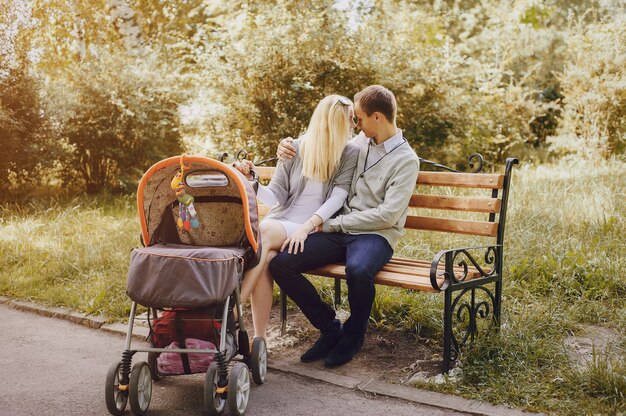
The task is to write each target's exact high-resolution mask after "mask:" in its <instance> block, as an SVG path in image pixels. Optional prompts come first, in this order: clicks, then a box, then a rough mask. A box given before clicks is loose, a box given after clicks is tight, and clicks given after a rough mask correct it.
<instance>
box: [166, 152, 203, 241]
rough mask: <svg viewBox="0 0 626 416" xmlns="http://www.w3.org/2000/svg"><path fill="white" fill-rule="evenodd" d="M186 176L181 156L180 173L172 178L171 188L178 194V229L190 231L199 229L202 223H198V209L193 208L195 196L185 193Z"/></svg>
mask: <svg viewBox="0 0 626 416" xmlns="http://www.w3.org/2000/svg"><path fill="white" fill-rule="evenodd" d="M184 175H185V165H184V163H183V157H182V156H181V157H180V171H179V172H178V173H177V174H176V175H175V176H174V178H172V182H171V184H170V186H171V187H172V189H173V190H174V192H176V197H177V198H178V220H177V221H176V224H177V225H178V228H182V229H184V230H187V231H189V230H190V229H192V228H198V227H199V226H200V221H198V217H197V213H196V209H195V208H194V206H193V201H194V199H193V196H191V195H189V194H188V193H187V192H186V191H185V181H184V180H183V178H184Z"/></svg>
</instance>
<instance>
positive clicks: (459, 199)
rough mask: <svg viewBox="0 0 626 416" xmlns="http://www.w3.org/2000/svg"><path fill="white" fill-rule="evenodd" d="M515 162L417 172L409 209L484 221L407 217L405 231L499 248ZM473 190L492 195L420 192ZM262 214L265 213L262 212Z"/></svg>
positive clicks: (264, 175)
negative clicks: (496, 168)
mask: <svg viewBox="0 0 626 416" xmlns="http://www.w3.org/2000/svg"><path fill="white" fill-rule="evenodd" d="M516 163H517V159H512V158H511V159H507V160H506V166H505V172H504V174H498V173H458V172H427V171H420V173H419V175H418V178H417V193H415V194H414V195H413V196H412V197H411V200H410V202H409V207H410V208H416V209H428V210H431V212H436V211H444V213H443V214H442V215H445V212H449V211H461V212H473V213H482V214H487V217H486V218H485V220H482V221H481V220H473V219H458V218H447V217H440V216H419V215H408V216H407V219H406V224H405V228H408V229H415V230H428V231H441V232H450V233H459V234H469V235H478V236H487V237H497V243H498V244H501V243H502V240H503V237H504V235H503V234H504V223H505V220H506V207H507V200H508V193H509V188H510V181H511V169H512V167H513V165H514V164H516ZM257 173H258V174H259V176H260V178H261V179H270V178H271V177H272V175H273V173H274V168H273V167H257ZM431 187H448V188H473V189H484V190H490V191H491V197H476V196H453V195H437V194H431V193H422V189H423V188H431ZM261 212H262V213H263V214H264V213H265V212H267V209H263V208H261Z"/></svg>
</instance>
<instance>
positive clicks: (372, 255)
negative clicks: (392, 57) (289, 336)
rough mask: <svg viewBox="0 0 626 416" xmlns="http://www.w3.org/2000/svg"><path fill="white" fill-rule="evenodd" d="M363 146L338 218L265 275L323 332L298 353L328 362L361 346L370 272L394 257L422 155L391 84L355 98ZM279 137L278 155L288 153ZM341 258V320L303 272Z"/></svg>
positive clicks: (350, 354)
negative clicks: (344, 298) (344, 292)
mask: <svg viewBox="0 0 626 416" xmlns="http://www.w3.org/2000/svg"><path fill="white" fill-rule="evenodd" d="M354 102H355V116H356V117H357V118H358V123H357V127H359V128H360V129H361V130H362V132H361V133H360V134H359V135H358V136H356V137H355V138H354V139H353V141H354V143H356V144H357V145H358V146H359V148H360V153H359V160H358V163H357V168H356V171H355V173H354V177H353V180H352V187H351V190H350V193H349V195H348V198H347V200H346V202H345V203H344V206H343V208H342V210H341V211H340V215H339V216H337V217H335V218H332V219H329V220H328V221H326V222H325V223H324V224H314V225H316V226H320V225H321V230H322V231H323V232H322V233H314V234H311V235H309V236H308V238H307V239H306V240H305V241H304V251H303V252H299V251H300V250H297V249H296V250H293V254H291V253H290V252H291V251H292V250H291V248H290V250H284V251H282V252H281V253H279V254H278V255H277V256H276V257H275V258H274V260H273V261H272V262H271V263H270V272H271V273H272V276H273V277H274V280H275V281H276V283H277V284H278V285H279V286H280V288H281V290H284V291H285V293H286V294H287V296H289V297H290V298H291V299H293V301H294V302H295V303H296V304H297V305H298V306H299V307H300V309H301V310H302V312H303V313H304V315H305V316H306V317H307V318H308V319H309V321H310V322H311V323H312V324H313V326H315V327H316V328H317V329H319V330H320V333H321V334H320V337H319V339H318V340H317V342H315V344H314V345H313V346H312V347H311V348H310V349H309V350H308V351H306V352H305V353H304V354H303V355H302V356H301V357H300V359H301V361H303V362H311V361H316V360H320V359H322V358H325V362H324V364H325V366H327V367H335V366H338V365H341V364H344V363H346V362H348V361H350V360H351V359H352V358H353V357H354V355H356V354H357V353H358V352H359V350H360V349H361V347H362V345H363V339H364V336H365V332H366V330H367V324H368V321H369V316H370V312H371V310H372V304H373V302H374V295H375V287H374V276H375V275H376V273H378V271H379V270H380V269H381V268H382V267H383V265H385V263H387V262H388V261H389V260H390V259H391V256H392V254H393V247H394V246H395V244H396V242H397V241H398V239H399V238H400V236H401V235H402V233H403V227H404V223H405V221H406V216H407V212H408V203H409V199H410V198H411V195H412V194H413V190H414V189H415V183H416V180H417V174H418V170H419V159H418V157H417V155H416V154H415V152H414V151H413V149H411V146H410V145H409V144H408V142H407V141H406V140H405V139H404V138H403V136H402V131H401V130H400V129H398V128H397V127H396V99H395V97H394V95H393V94H392V93H391V91H389V90H388V89H386V88H384V87H382V86H380V85H372V86H369V87H367V88H365V89H364V90H362V91H360V92H359V93H357V94H356V95H355V96H354ZM288 148H289V145H288V144H286V143H285V141H283V143H281V146H280V147H279V153H281V154H282V155H283V156H286V153H289V152H288V150H287V149H288ZM339 262H345V264H346V281H347V284H348V302H349V304H350V313H351V315H350V317H349V318H348V319H347V320H346V322H345V323H344V325H343V328H342V326H341V323H340V322H339V321H338V320H337V319H336V318H335V311H334V310H333V308H332V307H331V306H330V305H328V304H327V303H325V302H323V301H322V299H321V298H320V296H319V293H317V291H316V290H315V287H314V286H313V285H312V284H311V283H310V282H309V281H308V280H307V279H306V278H305V277H304V276H303V275H302V273H303V272H306V271H308V270H313V269H315V268H317V267H321V266H323V265H326V264H330V263H339Z"/></svg>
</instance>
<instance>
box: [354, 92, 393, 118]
mask: <svg viewBox="0 0 626 416" xmlns="http://www.w3.org/2000/svg"><path fill="white" fill-rule="evenodd" d="M354 103H355V104H358V105H359V107H360V108H361V110H363V111H364V112H365V114H367V115H368V117H369V116H371V115H372V114H374V113H375V112H379V113H382V114H383V115H384V116H385V117H386V118H387V120H388V121H389V122H391V123H393V122H394V121H395V120H396V109H397V104H396V97H395V96H394V95H393V93H392V92H391V91H389V90H388V89H387V88H385V87H383V86H382V85H370V86H369V87H366V88H365V89H363V90H361V91H359V92H357V93H356V94H355V95H354Z"/></svg>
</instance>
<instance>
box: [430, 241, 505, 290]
mask: <svg viewBox="0 0 626 416" xmlns="http://www.w3.org/2000/svg"><path fill="white" fill-rule="evenodd" d="M474 250H484V253H483V254H482V255H483V256H484V257H483V258H484V263H485V265H490V266H491V270H490V271H488V272H487V271H485V268H484V266H481V265H480V264H478V262H477V261H476V259H475V258H474V256H472V255H471V254H470V251H474ZM501 253H502V245H501V244H495V245H492V246H476V247H462V248H454V249H450V250H441V251H440V252H439V253H437V255H435V258H434V260H433V262H432V263H431V265H430V284H431V285H432V287H433V289H435V290H436V291H442V290H446V289H447V288H448V286H450V285H454V284H456V283H462V282H463V281H464V280H465V278H466V277H467V274H468V270H469V267H470V264H468V261H469V263H471V266H473V267H474V268H476V270H478V272H479V273H480V275H481V277H491V276H493V275H495V274H496V273H497V270H498V267H499V263H500V261H501V258H502V256H501ZM457 258H458V259H457ZM442 260H443V261H444V263H445V266H444V271H439V270H440V269H441V265H440V263H441V261H442ZM455 263H456V264H457V266H460V267H462V268H463V270H462V274H461V275H460V276H458V275H457V273H460V272H461V271H460V270H454V265H455ZM441 276H443V282H441V284H440V280H441Z"/></svg>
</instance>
